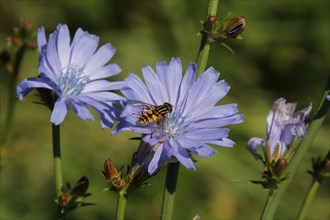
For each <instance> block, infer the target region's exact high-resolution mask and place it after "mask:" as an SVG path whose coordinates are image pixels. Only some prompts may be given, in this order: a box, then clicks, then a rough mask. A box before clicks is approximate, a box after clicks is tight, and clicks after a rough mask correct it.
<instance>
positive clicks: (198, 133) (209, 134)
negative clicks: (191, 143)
mask: <svg viewBox="0 0 330 220" xmlns="http://www.w3.org/2000/svg"><path fill="white" fill-rule="evenodd" d="M228 132H229V129H228V128H206V129H195V130H192V131H190V132H189V133H187V134H185V135H184V137H187V138H191V139H196V140H198V141H204V142H208V141H212V140H220V139H222V138H225V137H228Z"/></svg>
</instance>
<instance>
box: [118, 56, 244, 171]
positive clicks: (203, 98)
mask: <svg viewBox="0 0 330 220" xmlns="http://www.w3.org/2000/svg"><path fill="white" fill-rule="evenodd" d="M142 73H143V76H144V80H145V83H144V82H143V81H142V80H141V79H140V78H139V77H138V76H137V75H136V74H133V73H132V74H130V75H129V76H128V77H127V78H126V79H125V82H126V85H127V86H126V87H125V88H123V89H121V92H122V93H123V94H124V96H125V97H126V98H127V105H126V107H125V109H124V111H123V113H122V114H121V117H122V119H121V121H120V123H119V125H118V126H117V128H116V129H115V130H114V133H118V132H120V131H123V130H133V131H135V132H139V133H141V134H143V141H145V142H147V143H148V144H150V146H152V147H153V149H152V150H153V152H154V155H153V158H152V160H151V161H150V164H149V166H148V172H149V173H150V174H152V173H153V172H154V171H156V170H157V169H158V168H159V167H161V166H162V165H164V164H166V163H168V162H169V161H171V162H173V159H175V161H179V162H180V163H181V164H182V165H183V166H185V167H186V168H192V169H196V168H195V166H194V163H193V159H192V158H191V154H196V155H198V156H200V157H210V156H212V155H213V154H214V153H216V150H215V149H214V148H212V147H211V146H209V144H214V145H219V146H225V147H232V146H233V145H234V142H233V141H232V140H230V139H229V138H228V133H229V129H228V128H222V127H223V126H226V125H230V124H236V123H240V122H242V121H243V115H241V114H237V112H238V108H237V104H227V105H221V106H215V105H216V104H217V102H218V101H220V100H221V99H222V98H223V97H224V96H225V95H226V94H227V93H228V91H229V88H230V86H229V85H228V84H227V83H226V82H225V81H224V80H221V81H218V79H219V76H220V73H219V72H218V71H216V70H215V69H214V68H213V67H210V68H208V69H207V70H206V71H205V72H204V73H202V74H201V76H199V77H198V78H197V79H196V77H197V72H196V64H194V63H190V64H189V65H188V68H187V70H186V72H185V74H184V76H183V75H182V64H181V60H180V59H179V58H173V59H172V60H171V62H170V63H169V64H167V63H166V62H165V61H164V62H159V63H157V64H156V72H155V71H154V70H153V69H152V68H151V67H150V66H147V67H145V68H143V69H142ZM157 106H161V107H160V108H157ZM141 117H142V119H143V120H140V119H141ZM141 122H143V123H141Z"/></svg>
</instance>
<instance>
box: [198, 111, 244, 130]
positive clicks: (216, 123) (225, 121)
mask: <svg viewBox="0 0 330 220" xmlns="http://www.w3.org/2000/svg"><path fill="white" fill-rule="evenodd" d="M243 118H244V115H241V114H236V115H231V116H228V117H224V118H216V119H214V118H209V119H204V120H202V121H196V122H195V128H213V127H222V126H226V125H231V124H237V123H241V122H242V121H243Z"/></svg>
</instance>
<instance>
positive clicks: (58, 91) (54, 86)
mask: <svg viewBox="0 0 330 220" xmlns="http://www.w3.org/2000/svg"><path fill="white" fill-rule="evenodd" d="M40 78H41V80H42V81H43V82H45V83H47V84H48V85H49V86H50V87H51V88H52V90H54V92H55V93H56V95H57V96H58V97H62V90H61V88H60V87H59V86H58V85H57V83H56V82H54V81H53V80H52V79H51V78H48V76H47V75H46V74H44V73H40Z"/></svg>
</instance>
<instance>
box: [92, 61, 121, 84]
mask: <svg viewBox="0 0 330 220" xmlns="http://www.w3.org/2000/svg"><path fill="white" fill-rule="evenodd" d="M120 72H121V69H120V67H119V66H118V65H117V64H109V65H106V66H104V67H102V68H101V69H100V70H99V71H98V72H97V73H95V74H92V75H90V80H96V79H102V78H107V77H111V76H114V75H117V74H118V73H120Z"/></svg>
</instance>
